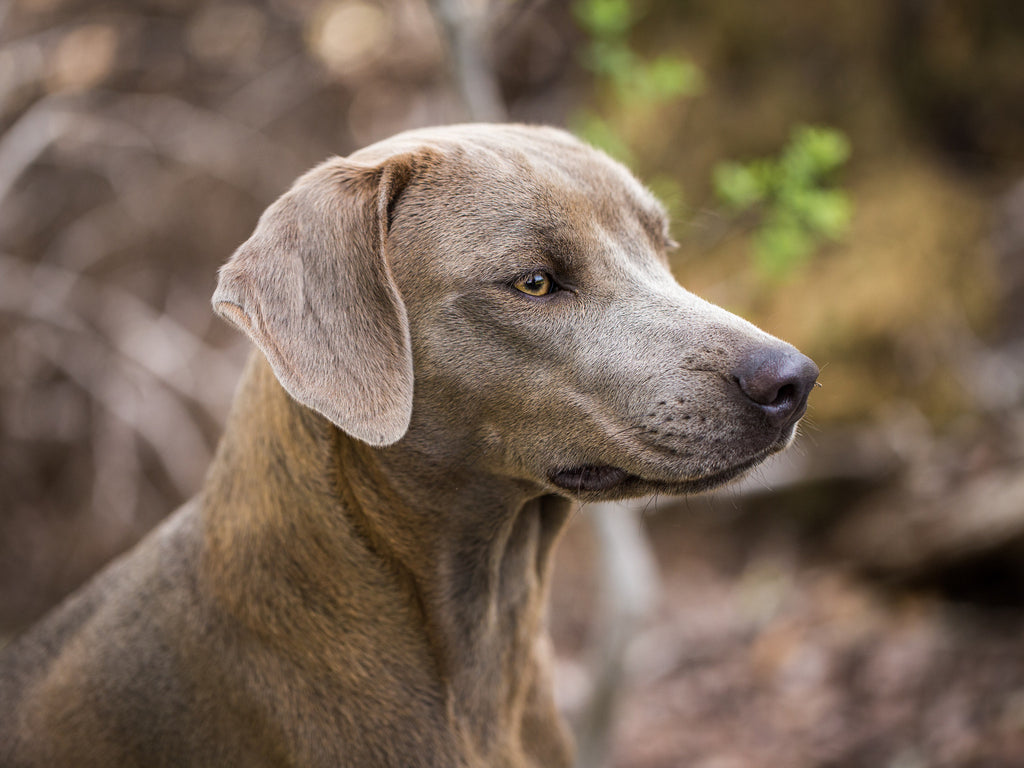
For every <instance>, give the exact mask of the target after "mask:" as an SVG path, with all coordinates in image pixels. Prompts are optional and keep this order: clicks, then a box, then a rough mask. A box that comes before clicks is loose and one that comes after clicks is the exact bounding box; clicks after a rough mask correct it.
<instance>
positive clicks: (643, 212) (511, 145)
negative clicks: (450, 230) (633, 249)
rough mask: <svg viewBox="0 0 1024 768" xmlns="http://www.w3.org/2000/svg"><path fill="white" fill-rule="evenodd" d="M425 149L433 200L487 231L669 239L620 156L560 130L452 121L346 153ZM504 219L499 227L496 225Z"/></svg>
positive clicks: (375, 156) (371, 156)
mask: <svg viewBox="0 0 1024 768" xmlns="http://www.w3.org/2000/svg"><path fill="white" fill-rule="evenodd" d="M424 151H429V152H430V153H431V157H432V161H431V163H430V164H429V167H428V168H427V169H426V170H425V172H424V174H423V177H424V180H425V183H426V184H427V185H429V187H430V188H431V189H430V191H431V193H433V194H434V195H437V196H443V197H444V198H445V200H444V201H441V200H438V205H442V204H445V203H448V202H450V201H456V202H457V204H458V207H459V210H461V211H463V212H468V211H470V210H471V211H473V213H474V214H475V215H476V216H478V217H479V218H478V220H479V221H480V222H481V224H486V223H490V224H492V225H494V226H492V229H491V231H492V232H495V231H500V230H503V229H505V230H507V229H508V225H511V228H512V229H513V230H520V231H523V230H529V231H534V232H541V233H544V234H546V235H548V236H552V237H561V238H562V239H568V238H573V237H577V238H578V237H580V236H583V235H584V234H586V233H589V234H591V235H592V234H594V233H595V231H597V230H599V231H601V232H605V233H607V232H614V233H621V234H623V235H635V236H639V237H642V238H644V239H648V240H650V242H651V245H652V246H653V249H654V250H655V251H662V250H664V247H665V246H666V245H667V244H668V243H669V242H670V238H669V235H668V220H667V217H666V215H665V212H664V208H663V207H662V206H661V204H660V203H659V202H658V201H657V199H656V198H655V197H654V196H653V195H652V194H651V193H650V192H649V191H648V190H647V188H646V187H644V186H643V185H642V184H641V183H640V182H639V181H637V179H636V178H635V177H634V176H633V175H632V174H631V173H630V172H629V171H628V170H627V169H626V168H625V167H624V166H622V165H621V164H620V163H618V162H616V161H614V160H612V159H611V158H609V157H608V156H607V155H605V154H604V153H603V152H600V151H598V150H596V149H594V148H593V147H591V146H589V145H587V144H585V143H583V142H582V141H580V140H579V139H576V138H575V137H573V136H572V135H570V134H568V133H566V132H565V131H562V130H559V129H555V128H548V127H540V126H523V125H501V126H498V125H487V124H475V125H458V126H446V127H443V128H433V129H420V130H415V131H409V132H406V133H402V134H398V135H397V136H394V137H392V138H391V139H388V140H386V141H384V142H381V143H379V144H376V145H373V146H371V147H368V148H367V149H365V150H362V151H360V152H359V153H356V155H353V159H359V160H370V161H371V162H373V161H378V162H379V161H381V160H384V159H386V158H387V157H389V156H393V155H395V154H405V153H412V154H415V153H417V152H424ZM502 223H504V224H506V226H504V227H503V226H501V224H502Z"/></svg>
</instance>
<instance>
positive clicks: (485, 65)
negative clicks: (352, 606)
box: [429, 0, 507, 122]
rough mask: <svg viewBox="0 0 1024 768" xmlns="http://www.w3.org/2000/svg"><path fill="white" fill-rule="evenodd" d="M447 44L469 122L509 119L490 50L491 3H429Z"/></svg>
mask: <svg viewBox="0 0 1024 768" xmlns="http://www.w3.org/2000/svg"><path fill="white" fill-rule="evenodd" d="M429 3H430V7H431V9H432V10H433V12H434V16H435V18H436V19H437V20H438V22H439V23H440V25H441V30H442V33H443V36H444V39H445V43H446V44H447V48H448V54H449V62H450V65H451V68H452V74H453V76H454V78H455V83H456V85H457V86H458V90H459V94H460V95H461V97H462V102H463V105H464V106H465V108H466V111H467V113H468V114H469V119H470V120H473V121H480V122H501V121H503V120H505V119H507V113H506V110H505V105H504V104H503V103H502V100H501V93H500V91H499V88H498V82H497V78H496V77H495V75H494V64H493V62H491V61H490V60H489V57H488V56H487V54H486V53H485V51H486V50H487V46H486V41H487V35H488V30H487V15H488V14H487V11H488V9H489V5H490V3H489V2H488V0H429Z"/></svg>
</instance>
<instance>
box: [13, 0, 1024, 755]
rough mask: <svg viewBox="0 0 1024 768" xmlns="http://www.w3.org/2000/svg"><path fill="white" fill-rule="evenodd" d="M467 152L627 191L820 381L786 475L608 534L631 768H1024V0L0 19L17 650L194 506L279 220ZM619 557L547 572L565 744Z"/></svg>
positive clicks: (171, 6)
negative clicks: (456, 141) (382, 145)
mask: <svg viewBox="0 0 1024 768" xmlns="http://www.w3.org/2000/svg"><path fill="white" fill-rule="evenodd" d="M466 119H511V120H518V121H527V122H545V123H553V124H556V125H562V126H566V127H569V128H570V129H572V130H574V131H576V132H577V133H579V134H581V135H583V136H584V137H585V138H587V139H588V140H590V141H592V142H594V143H596V144H598V145H600V146H602V147H605V148H606V149H608V150H609V151H610V152H612V153H613V154H615V155H616V156H618V157H620V158H622V159H623V160H625V161H626V162H627V163H628V164H629V165H630V166H631V167H632V168H633V169H634V170H635V171H636V172H637V173H638V175H639V176H640V177H641V178H643V179H644V180H645V181H647V182H648V183H649V184H650V185H651V186H652V188H653V189H654V190H655V191H656V192H657V194H659V196H660V197H661V198H662V200H663V201H664V202H665V204H666V205H667V206H668V208H669V209H670V210H671V212H672V214H673V218H674V235H675V237H676V239H677V240H678V241H679V242H680V247H679V249H678V250H677V251H676V252H675V253H674V255H673V266H674V271H675V274H676V276H677V277H678V278H679V280H680V281H681V282H682V283H683V284H684V285H685V286H687V287H688V288H690V289H691V290H693V291H695V292H696V293H698V294H700V295H702V296H704V297H705V298H708V299H710V300H712V301H714V302H716V303H718V304H721V305H722V306H724V307H726V308H727V309H730V310H732V311H734V312H737V313H739V314H742V315H744V316H745V317H748V318H750V319H751V320H753V321H754V322H756V323H757V324H759V325H760V326H761V327H763V328H765V329H766V330H768V331H770V332H771V333H773V334H775V335H778V336H780V337H783V338H785V339H786V340H788V341H790V342H792V343H794V344H795V345H796V346H798V347H799V348H801V349H802V350H803V351H804V352H806V353H808V354H809V355H811V356H812V357H813V358H814V359H815V360H816V361H817V362H818V364H819V365H820V366H821V369H822V374H821V383H822V385H823V386H822V388H820V389H818V390H816V391H815V392H814V393H813V395H812V398H811V407H810V412H809V416H808V417H807V419H806V420H805V425H804V427H803V434H802V436H801V437H800V438H799V440H798V442H797V444H796V445H795V447H794V448H792V449H791V450H790V451H789V452H787V454H785V455H784V456H782V457H780V458H779V459H778V460H777V461H774V462H773V463H771V464H770V465H769V466H766V467H765V468H764V469H763V470H760V471H759V472H758V473H757V474H755V475H754V476H753V477H752V478H750V479H748V480H747V481H745V482H744V483H742V484H740V485H739V486H736V487H734V488H731V489H728V490H726V491H723V492H721V493H718V494H715V495H713V496H710V497H706V498H693V499H667V498H662V499H653V500H647V501H645V502H644V503H643V504H641V505H639V506H638V507H633V508H631V509H625V508H624V509H623V510H622V513H623V519H625V520H630V521H634V525H635V528H636V529H637V531H639V533H641V534H642V536H643V537H644V538H645V540H646V541H648V542H650V543H651V545H652V546H653V553H654V560H653V569H654V573H656V574H657V579H656V581H657V584H658V588H657V593H656V598H655V599H654V600H653V602H652V603H651V605H650V607H649V610H645V611H644V618H643V620H642V622H641V623H640V624H639V626H638V629H637V631H636V633H635V634H634V635H633V636H632V638H631V639H630V641H629V642H628V643H627V644H626V648H625V657H624V675H623V676H622V680H621V681H620V682H619V683H618V684H617V686H616V691H617V703H616V708H615V712H616V715H615V717H614V718H613V729H612V730H611V731H610V732H609V734H608V735H609V739H610V744H609V749H610V756H608V757H607V759H608V760H609V763H610V764H613V765H617V766H629V767H636V768H669V767H672V766H691V767H692V766H698V767H700V768H746V767H747V766H751V767H754V766H786V767H787V768H789V767H792V768H804V767H807V768H811V767H812V766H813V767H816V768H825V767H826V766H827V767H829V768H841V767H846V766H848V767H850V768H853V767H858V768H859V767H861V766H864V767H868V766H870V767H871V768H877V767H879V766H881V767H882V768H923V767H924V766H957V767H963V768H967V767H968V766H977V767H978V768H982V767H984V768H993V767H998V766H1020V765H1024V4H1021V3H1020V2H1018V1H1017V0H834V1H833V2H825V3H807V2H802V1H800V0H763V2H759V3H748V2H740V1H739V0H640V1H639V2H628V1H627V0H572V1H570V0H547V1H546V2H545V1H544V0H430V1H428V0H390V1H388V2H385V1H383V0H380V1H378V2H370V1H369V0H231V1H229V2H220V1H218V2H199V1H198V0H0V636H3V635H10V634H11V633H13V632H15V631H17V630H18V629H19V628H21V627H23V626H24V625H25V624H26V623H28V622H30V621H31V620H32V619H33V618H35V617H37V616H39V615H40V614H41V613H42V612H43V611H45V610H46V609H47V608H48V607H49V606H51V605H52V604H53V603H54V602H56V601H57V600H58V599H60V597H61V596H63V595H64V594H66V593H67V592H68V591H69V590H71V589H73V588H74V587H75V586H76V585H77V584H79V583H80V582H81V581H82V580H84V579H85V578H87V577H88V576H89V575H90V574H91V573H93V572H94V571H95V570H96V569H97V568H98V567H99V566H100V565H101V564H102V563H103V562H104V561H105V560H107V559H108V558H109V557H111V556H112V555H114V554H115V553H117V552H119V551H122V550H123V549H125V548H126V547H128V546H130V545H131V544H132V543H133V542H134V541H136V540H137V539H138V538H139V537H140V536H141V535H142V534H143V533H144V532H145V531H147V530H148V529H149V528H151V527H152V526H153V525H154V524H155V523H156V522H157V521H158V520H160V519H161V518H162V517H163V516H164V515H166V514H168V513H169V512H170V511H172V510H173V509H174V508H175V507H176V506H177V505H178V504H179V503H180V502H181V501H183V500H184V499H186V498H188V497H189V496H191V495H192V494H193V493H194V492H195V491H196V489H197V488H198V487H199V485H200V483H201V480H202V476H203V472H204V470H205V467H206V465H207V463H208V461H209V459H210V456H211V454H212V451H213V449H214V447H215V445H216V440H217V437H218V434H219V431H220V428H221V424H222V422H223V419H224V415H225V412H226V408H227V406H228V404H229V402H230V398H231V394H232V390H233V386H234V383H235V381H236V379H237V376H238V374H239V371H240V366H241V364H242V362H243V360H244V358H245V356H246V354H247V351H248V345H247V343H246V342H245V341H244V340H243V339H242V338H241V337H240V336H239V335H238V334H236V333H234V332H233V331H231V330H230V329H229V328H228V327H227V326H226V324H224V323H221V322H219V321H217V320H215V318H214V317H213V315H212V313H211V311H210V309H209V297H210V295H211V293H212V291H213V287H214V281H215V272H216V269H217V267H218V266H219V265H220V264H221V263H222V262H224V261H225V260H226V258H227V257H228V256H229V255H230V253H231V252H232V251H233V249H234V248H235V247H236V246H237V245H238V244H239V243H241V242H242V241H243V240H244V239H245V238H246V237H247V236H248V234H249V233H250V232H251V230H252V228H253V226H254V224H255V222H256V219H257V217H258V216H259V213H260V212H261V211H262V210H263V208H264V207H265V206H266V205H267V204H268V203H270V202H271V201H272V200H273V199H274V198H275V197H277V196H278V195H279V194H280V193H281V192H282V191H284V190H285V189H286V188H287V186H288V185H289V184H290V182H291V181H292V180H293V179H294V178H295V177H296V176H297V175H299V174H300V173H301V172H303V171H304V170H306V169H307V168H309V167H310V166H312V165H313V164H315V163H317V162H319V161H320V160H322V159H323V158H325V157H326V156H328V155H330V154H342V155H344V154H347V153H349V152H351V151H353V150H355V149H357V148H359V147H360V146H363V145H365V144H367V143H369V142H372V141H374V140H377V139H380V138H384V137H386V136H388V135H390V134H392V133H394V132H396V131H399V130H402V129H405V128H411V127H416V126H423V125H430V124H438V123H448V122H456V121H462V120H466ZM598 542H599V538H598V536H597V535H596V534H595V528H594V527H593V526H592V525H589V524H588V521H587V509H586V508H584V509H583V511H582V513H581V514H579V515H577V516H576V518H575V520H574V522H573V525H572V526H571V528H570V530H569V531H568V533H567V535H566V537H565V540H564V542H563V546H562V547H561V552H560V555H559V559H558V568H557V573H556V577H557V578H556V585H555V589H554V594H553V610H552V615H551V625H552V630H553V632H554V635H555V639H556V645H557V648H558V652H559V658H560V663H559V690H560V696H561V703H562V705H563V707H564V708H565V710H566V711H567V713H569V714H570V715H579V713H580V712H582V711H583V710H584V709H585V708H586V702H587V701H588V697H589V696H590V695H591V694H592V692H593V690H594V687H595V685H594V672H593V669H594V664H593V657H594V648H595V647H599V646H600V645H601V633H602V631H603V630H602V627H603V626H605V625H603V624H602V622H601V618H600V614H601V604H602V600H601V596H602V587H601V584H602V581H601V576H600V573H601V567H600V563H601V558H602V555H601V547H600V545H599V543H598ZM602 759H603V758H602Z"/></svg>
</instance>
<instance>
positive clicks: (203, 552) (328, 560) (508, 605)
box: [0, 126, 816, 768]
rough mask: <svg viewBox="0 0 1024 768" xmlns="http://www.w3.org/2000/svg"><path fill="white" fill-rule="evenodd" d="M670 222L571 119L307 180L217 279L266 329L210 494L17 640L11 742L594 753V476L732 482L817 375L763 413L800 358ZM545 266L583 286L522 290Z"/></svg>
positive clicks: (378, 148)
mask: <svg viewBox="0 0 1024 768" xmlns="http://www.w3.org/2000/svg"><path fill="white" fill-rule="evenodd" d="M667 245H668V237H667V225H666V222H665V219H664V215H663V213H662V211H661V208H660V207H659V206H658V204H657V203H656V202H655V201H654V199H653V198H652V197H651V196H650V194H649V193H648V192H647V191H646V190H644V189H643V187H642V186H641V185H640V184H639V183H637V182H636V181H635V180H634V179H633V178H632V176H630V175H629V173H628V172H627V171H626V170H625V169H623V168H622V167H621V166H619V165H618V164H616V163H613V162H612V161H610V160H609V159H608V158H606V157H605V156H603V155H601V154H600V153H598V152H596V151H594V150H593V149H591V148H589V147H586V146H584V145H582V144H580V143H579V142H577V141H576V140H574V139H572V138H571V137H569V136H568V135H567V134H564V133H562V132H560V131H556V130H553V129H544V128H528V127H523V126H458V127H452V128H446V129H434V130H429V131H417V132H411V133H408V134H401V135H399V136H397V137H395V138H393V139H391V140H389V141H387V142H382V143H381V144H378V145H374V146H373V147H369V148H367V149H366V150H363V151H361V152H358V153H356V154H355V155H353V156H352V157H350V158H347V159H340V158H335V159H333V160H330V161H328V162H327V163H325V164H323V165H321V166H319V167H318V168H316V169H314V170H313V171H311V172H310V173H308V174H306V175H305V176H304V177H303V178H301V179H300V180H299V181H298V182H297V183H296V185H295V186H294V187H293V188H292V190H290V191H289V192H288V193H287V194H285V195H284V196H283V197H282V198H281V199H280V200H279V201H277V202H276V203H275V204H274V205H273V206H271V207H270V208H269V209H268V210H267V212H266V213H265V214H264V216H263V217H262V218H261V220H260V223H259V225H258V227H257V229H256V231H255V233H254V234H253V236H252V237H251V238H250V239H249V240H248V241H247V242H246V243H245V244H244V245H243V246H242V247H241V248H239V250H238V251H237V252H236V254H235V255H234V256H233V257H232V259H231V261H230V262H229V263H228V264H227V265H226V266H225V267H224V268H223V270H222V272H221V277H220V283H219V285H218V289H217V293H216V294H215V296H214V304H215V306H216V308H217V309H218V311H219V312H220V313H221V314H222V315H224V316H225V317H227V318H228V319H229V320H231V321H232V322H233V323H235V324H236V325H237V326H239V327H240V328H241V329H242V330H243V331H244V332H246V333H247V334H248V335H249V336H250V337H251V338H252V339H253V341H254V342H255V343H256V344H257V346H258V347H259V351H258V352H256V353H254V355H253V357H252V359H251V361H250V363H249V365H248V367H247V369H246V371H245V373H244V375H243V377H242V382H241V385H240V387H239V391H238V393H237V396H236V400H235V404H234V406H233V409H232V412H231V415H230V418H229V420H228V424H227V427H226V429H225V434H224V438H223V440H222V442H221V444H220V447H219V449H218V452H217V456H216V458H215V461H214V463H213V465H212V466H211V468H210V472H209V475H208V477H207V479H206V482H205V484H204V486H203V489H202V491H201V493H200V494H199V496H198V497H197V498H196V499H195V500H194V501H192V502H191V503H189V504H187V505H186V506H185V507H183V508H182V509H181V510H179V511H178V512H177V513H176V514H174V515H173V516H172V517H171V518H169V519H168V520H167V522H165V523H164V524H163V525H162V526H161V527H160V528H159V529H157V530H156V531H154V533H153V534H151V535H150V536H149V537H148V538H147V539H146V540H145V541H143V542H142V543H141V544H140V545H139V546H138V547H137V548H136V549H135V550H133V551H132V552H130V553H129V554H128V555H126V556H124V557H123V558H121V559H120V560H118V561H116V562H115V563H113V564H112V565H110V566H108V568H107V569H106V570H104V571H103V572H102V573H101V574H100V575H99V576H97V577H96V578H95V579H94V580H93V581H92V582H91V583H90V584H89V585H87V586H86V587H85V588H83V589H82V590H81V591H80V592H79V593H77V594H76V595H73V596H72V597H71V598H69V600H68V601H66V602H65V603H64V604H63V605H62V606H60V607H59V608H58V609H56V610H55V611H54V612H53V613H52V614H51V615H50V616H49V617H47V618H46V619H44V620H43V622H41V623H40V624H39V625H38V626H36V627H35V628H33V629H32V630H31V631H30V632H28V633H27V634H25V635H24V636H23V637H22V638H20V639H19V640H18V641H16V642H14V643H13V644H12V645H11V646H10V647H9V648H7V649H5V652H4V655H3V659H2V660H0V765H3V766H50V765H75V766H110V765H139V766H161V765H167V766H170V765H245V766H260V765H267V766H270V765H299V766H332V767H333V768H337V767H338V766H350V767H352V768H356V767H358V768H366V767H370V766H396V767H397V766H402V767H403V768H410V767H413V766H446V767H448V766H461V767H464V768H483V767H484V766H486V767H487V768H528V767H539V766H544V767H545V768H551V767H554V768H557V767H558V766H567V765H569V764H570V762H571V747H570V742H569V738H568V735H567V732H566V729H565V727H564V725H563V724H562V723H561V721H560V720H559V718H558V716H557V713H556V712H555V709H554V705H553V698H552V694H551V690H550V676H549V667H550V661H551V659H550V651H549V648H548V641H547V637H546V634H545V631H544V616H543V613H544V605H545V598H546V592H547V588H548V587H547V585H548V581H549V571H550V560H551V554H552V550H553V547H554V545H555V543H556V541H557V538H558V535H559V532H560V531H561V529H562V527H563V524H564V522H565V520H566V517H567V514H568V510H569V505H570V503H571V499H572V498H592V499H599V498H623V497H627V496H635V495H639V494H642V493H648V492H652V491H658V492H663V493H685V492H691V491H697V490H701V489H704V488H707V487H711V486H714V485H717V484H720V483H722V482H725V481H726V480H728V479H730V478H732V477H734V476H735V475H737V474H739V473H741V472H742V471H744V470H745V469H747V468H749V467H750V466H753V465H754V464H756V463H757V462H759V461H760V460H761V459H763V458H764V457H766V456H767V455H769V454H771V453H773V452H775V451H777V450H781V449H782V448H783V447H784V446H785V445H787V444H788V443H789V441H790V440H791V439H792V436H793V433H794V430H795V421H796V419H797V418H799V415H800V413H802V408H803V403H804V402H805V401H806V392H807V389H809V387H810V383H809V382H813V375H816V369H813V364H811V363H810V362H809V361H806V359H805V358H799V360H798V362H799V365H800V366H802V368H800V370H801V371H802V374H801V377H800V378H799V382H801V384H800V386H801V387H802V389H800V393H799V394H800V396H801V397H802V400H800V401H799V402H796V401H794V403H792V404H791V410H788V411H787V414H789V415H788V416H787V417H786V420H785V423H783V422H782V421H780V420H777V421H778V423H773V422H772V421H771V420H770V419H769V418H768V417H766V416H765V409H764V408H761V407H760V406H755V405H754V404H753V403H752V402H751V400H750V399H749V398H748V397H747V395H745V394H744V392H741V391H740V390H741V388H742V387H743V386H744V385H742V384H741V385H740V386H737V380H742V376H740V377H739V378H738V377H737V374H736V373H735V371H736V370H739V369H741V368H742V367H743V365H745V364H746V363H744V361H745V360H746V361H749V360H750V359H753V358H751V355H758V354H764V352H763V351H764V350H768V351H769V352H771V353H772V354H775V355H776V356H779V355H782V356H784V357H785V359H786V360H789V361H794V360H797V358H798V357H799V356H797V354H796V353H795V351H793V350H792V349H791V348H789V347H788V346H786V345H783V344H782V343H781V342H779V341H777V340H775V339H773V338H772V337H770V336H767V335H766V334H764V333H762V332H761V331H759V330H757V329H756V328H754V327H753V326H751V325H749V324H748V323H746V322H744V321H742V320H740V319H739V318H736V317H734V316H733V315H730V314H728V313H726V312H724V311H723V310H721V309H718V308H717V307H714V306H712V305H710V304H707V303H706V302H703V301H701V300H700V299H698V298H696V297H695V296H693V295H691V294H689V293H687V292H686V291H685V290H683V289H682V288H680V287H679V286H678V284H676V283H675V281H674V280H673V279H672V278H671V276H670V275H669V273H668V270H667V266H666V263H667V262H666V259H665V248H666V247H667ZM538 270H542V271H545V272H550V273H552V274H554V275H556V276H557V278H558V280H559V281H560V282H561V283H563V284H564V286H563V287H564V288H565V290H562V291H560V292H558V293H555V294H552V295H551V296H547V297H543V298H534V297H530V296H526V295H525V294H523V293H521V292H519V291H517V290H516V289H515V287H514V283H515V282H516V280H517V279H519V278H521V277H523V276H524V275H525V274H527V273H530V272H532V271H538ZM774 359H775V358H773V360H774ZM780 359H781V358H780ZM779 365H781V364H779ZM738 366H739V368H738ZM772 366H776V367H777V365H776V363H775V362H773V363H772ZM747 368H751V365H749V364H747ZM768 368H771V370H772V371H774V370H775V369H774V368H772V367H771V366H768ZM812 369H813V370H812ZM752 370H756V371H761V373H760V374H758V375H760V376H761V377H762V378H764V377H766V376H768V374H765V373H764V372H763V371H764V370H767V368H766V367H765V365H760V367H757V366H754V367H753V368H752ZM773 375H774V374H773ZM776 378H777V376H776ZM748 388H749V387H748ZM744 391H747V390H746V389H744ZM787 407H790V406H787ZM575 478H578V485H577V486H576V487H573V485H572V484H573V482H576V481H575V480H574V479H575Z"/></svg>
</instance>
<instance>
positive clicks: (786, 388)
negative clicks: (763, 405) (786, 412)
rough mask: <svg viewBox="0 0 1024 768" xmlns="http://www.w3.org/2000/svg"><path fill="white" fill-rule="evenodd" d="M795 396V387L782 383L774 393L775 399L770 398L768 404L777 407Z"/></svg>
mask: <svg viewBox="0 0 1024 768" xmlns="http://www.w3.org/2000/svg"><path fill="white" fill-rule="evenodd" d="M795 398H796V387H795V386H793V385H792V384H790V383H786V384H783V385H782V386H781V387H780V388H779V391H778V394H776V395H775V399H774V400H772V401H771V402H770V403H769V405H772V406H775V407H779V406H783V405H786V404H787V403H789V402H791V401H792V400H793V399H795Z"/></svg>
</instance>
